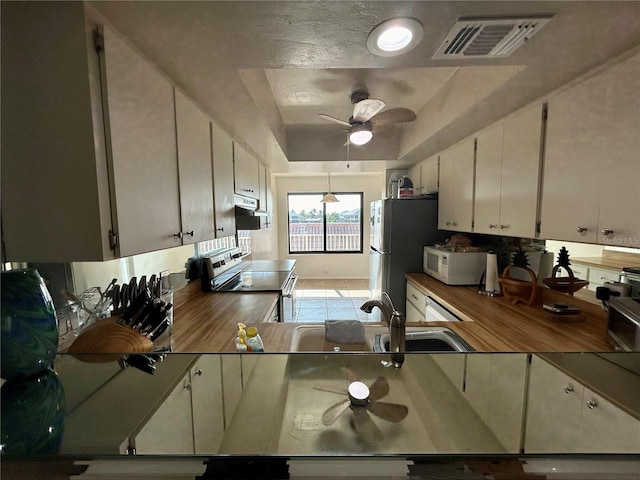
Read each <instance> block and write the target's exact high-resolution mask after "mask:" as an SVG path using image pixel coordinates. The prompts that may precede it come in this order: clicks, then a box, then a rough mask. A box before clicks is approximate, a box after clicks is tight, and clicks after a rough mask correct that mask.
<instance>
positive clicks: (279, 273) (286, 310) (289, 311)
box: [200, 247, 298, 322]
mask: <svg viewBox="0 0 640 480" xmlns="http://www.w3.org/2000/svg"><path fill="white" fill-rule="evenodd" d="M294 268H295V260H243V258H242V254H241V252H240V249H239V248H237V247H234V248H229V249H221V250H216V251H214V252H211V253H210V254H209V255H207V256H206V257H203V258H202V265H201V276H200V280H201V289H202V291H203V292H232V293H251V292H278V293H279V294H280V296H279V299H278V321H280V322H287V321H292V320H293V315H294V312H295V287H296V283H297V281H298V277H297V276H296V275H295V274H294V273H293V270H294Z"/></svg>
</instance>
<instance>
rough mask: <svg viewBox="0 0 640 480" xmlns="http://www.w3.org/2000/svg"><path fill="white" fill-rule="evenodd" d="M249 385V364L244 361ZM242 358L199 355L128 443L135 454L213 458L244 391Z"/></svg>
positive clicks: (239, 356)
mask: <svg viewBox="0 0 640 480" xmlns="http://www.w3.org/2000/svg"><path fill="white" fill-rule="evenodd" d="M244 363H245V364H246V365H247V368H246V370H247V373H246V377H247V379H248V377H249V375H250V372H251V370H252V366H253V363H254V360H253V359H246V361H245V362H244ZM242 368H243V359H242V356H241V355H201V356H200V357H199V358H198V360H197V361H196V362H195V363H194V364H193V366H192V367H191V369H190V370H189V371H188V372H187V373H186V374H185V376H184V377H183V378H182V379H181V381H180V382H178V384H177V385H176V386H175V387H174V388H173V390H171V392H170V393H169V395H167V397H166V398H165V399H164V400H163V402H162V403H161V404H160V406H159V407H158V408H157V409H156V410H155V411H154V412H153V413H152V414H151V416H150V417H149V419H148V420H147V421H146V422H145V423H144V425H143V426H142V428H141V429H140V430H139V431H138V432H137V433H136V434H135V435H134V436H132V438H131V439H130V441H129V445H130V450H133V451H135V453H136V454H211V453H217V452H218V450H219V447H220V443H221V442H222V439H223V437H224V433H225V430H226V428H227V427H228V426H229V424H230V421H231V417H232V416H233V414H234V412H235V410H236V407H237V405H238V402H239V401H240V397H241V396H242V389H243V370H242Z"/></svg>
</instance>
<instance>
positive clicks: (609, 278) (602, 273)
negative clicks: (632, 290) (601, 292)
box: [574, 267, 620, 292]
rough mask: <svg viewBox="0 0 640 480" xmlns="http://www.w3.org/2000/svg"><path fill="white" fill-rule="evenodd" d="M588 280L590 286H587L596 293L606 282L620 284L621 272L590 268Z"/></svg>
mask: <svg viewBox="0 0 640 480" xmlns="http://www.w3.org/2000/svg"><path fill="white" fill-rule="evenodd" d="M574 275H575V272H574ZM586 278H587V279H588V280H589V285H587V288H588V289H589V290H593V291H594V292H595V291H596V288H598V287H601V286H602V285H604V284H605V282H619V281H620V271H619V270H608V269H606V268H596V267H590V268H589V275H588V277H586Z"/></svg>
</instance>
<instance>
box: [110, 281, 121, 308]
mask: <svg viewBox="0 0 640 480" xmlns="http://www.w3.org/2000/svg"><path fill="white" fill-rule="evenodd" d="M111 298H112V299H113V313H114V315H118V314H120V285H118V284H117V283H116V284H115V285H114V286H113V289H112V291H111Z"/></svg>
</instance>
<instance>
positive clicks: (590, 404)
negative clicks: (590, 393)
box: [587, 398, 598, 410]
mask: <svg viewBox="0 0 640 480" xmlns="http://www.w3.org/2000/svg"><path fill="white" fill-rule="evenodd" d="M597 406H598V401H597V400H596V399H595V398H592V399H591V400H587V407H589V408H590V409H591V410H593V409H594V408H596V407H597Z"/></svg>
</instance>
